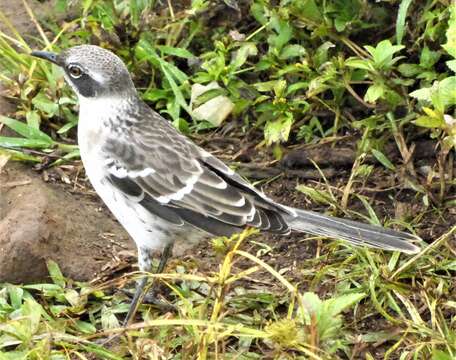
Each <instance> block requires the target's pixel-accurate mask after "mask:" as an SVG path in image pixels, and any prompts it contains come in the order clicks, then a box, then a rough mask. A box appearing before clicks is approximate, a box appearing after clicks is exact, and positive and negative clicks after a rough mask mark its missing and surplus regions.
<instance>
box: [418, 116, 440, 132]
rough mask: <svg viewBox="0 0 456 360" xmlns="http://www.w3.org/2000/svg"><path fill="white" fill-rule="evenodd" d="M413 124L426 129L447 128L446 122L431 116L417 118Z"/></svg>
mask: <svg viewBox="0 0 456 360" xmlns="http://www.w3.org/2000/svg"><path fill="white" fill-rule="evenodd" d="M413 123H414V124H415V125H417V126H421V127H425V128H432V129H434V128H443V127H444V126H445V122H444V121H443V119H439V118H436V117H431V116H425V115H424V116H420V117H419V118H417V119H416V120H415V121H413Z"/></svg>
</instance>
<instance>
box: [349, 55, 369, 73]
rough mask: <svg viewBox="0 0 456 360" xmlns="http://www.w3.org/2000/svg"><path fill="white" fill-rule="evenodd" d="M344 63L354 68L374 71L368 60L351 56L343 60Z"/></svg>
mask: <svg viewBox="0 0 456 360" xmlns="http://www.w3.org/2000/svg"><path fill="white" fill-rule="evenodd" d="M345 65H346V66H349V67H352V68H355V69H363V70H368V71H375V68H374V67H373V66H372V64H371V62H370V61H369V60H364V59H359V58H354V57H352V58H348V59H347V60H345Z"/></svg>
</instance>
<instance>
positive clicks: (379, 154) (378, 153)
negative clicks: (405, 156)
mask: <svg viewBox="0 0 456 360" xmlns="http://www.w3.org/2000/svg"><path fill="white" fill-rule="evenodd" d="M371 151H372V155H374V157H375V158H376V159H377V160H378V161H379V162H380V163H381V164H382V165H383V166H384V167H386V168H387V169H389V170H395V169H396V167H395V166H394V165H393V163H392V162H391V161H390V160H389V159H388V158H387V157H386V155H385V154H383V153H382V152H381V151H379V150H376V149H372V150H371Z"/></svg>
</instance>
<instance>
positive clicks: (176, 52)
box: [156, 45, 195, 59]
mask: <svg viewBox="0 0 456 360" xmlns="http://www.w3.org/2000/svg"><path fill="white" fill-rule="evenodd" d="M156 48H157V49H158V50H160V51H161V52H162V53H163V54H166V55H172V56H177V57H181V58H184V59H193V58H195V55H193V54H192V53H191V52H190V51H188V50H187V49H182V48H175V47H172V46H166V45H157V46H156Z"/></svg>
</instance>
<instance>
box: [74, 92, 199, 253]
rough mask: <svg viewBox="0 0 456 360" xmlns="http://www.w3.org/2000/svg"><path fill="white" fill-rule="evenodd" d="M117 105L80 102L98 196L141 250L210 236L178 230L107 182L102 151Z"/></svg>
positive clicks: (82, 134) (85, 150) (84, 154)
mask: <svg viewBox="0 0 456 360" xmlns="http://www.w3.org/2000/svg"><path fill="white" fill-rule="evenodd" d="M115 104H116V102H114V101H103V100H101V99H97V101H91V100H89V99H84V98H81V99H80V114H79V126H78V142H79V148H80V152H81V159H82V162H83V164H84V168H85V171H86V174H87V176H88V178H89V180H90V182H91V183H92V186H93V187H94V189H95V191H96V192H97V194H98V195H99V196H100V197H101V199H102V200H103V201H104V203H105V204H106V206H107V207H108V208H109V210H110V211H111V212H112V213H113V214H114V216H115V217H116V218H117V220H118V221H119V222H120V224H121V225H122V226H123V227H124V228H125V230H126V231H127V232H128V233H129V235H130V236H131V237H132V238H133V240H134V241H135V243H136V245H137V247H138V248H139V249H141V250H156V249H160V250H161V249H162V248H163V247H164V246H165V244H167V243H168V242H170V241H177V242H183V243H185V244H189V245H190V244H192V243H195V242H197V241H200V240H202V239H203V238H205V237H207V234H205V233H203V232H202V231H199V230H197V229H195V228H193V227H192V226H190V225H187V226H182V227H178V226H176V225H173V224H170V223H169V222H167V221H165V220H163V219H161V218H159V217H157V216H155V215H153V214H151V213H150V212H148V211H147V210H145V209H144V208H143V207H142V206H140V205H139V204H138V203H137V199H134V198H129V197H128V196H126V195H124V194H123V193H122V192H121V191H119V190H118V189H117V188H115V187H114V186H112V185H111V184H110V183H109V182H108V181H106V180H105V176H106V175H107V173H108V170H107V168H106V164H105V160H106V159H105V157H104V156H103V153H102V150H101V149H102V146H103V144H104V143H105V140H106V138H107V132H108V131H109V129H107V128H105V127H104V126H103V120H104V119H106V118H111V117H110V114H112V113H113V112H117V111H119V110H121V107H122V106H121V103H120V101H118V102H117V104H118V106H114V105H115ZM101 109H103V110H101ZM107 109H109V110H108V111H107ZM170 233H172V236H170Z"/></svg>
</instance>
